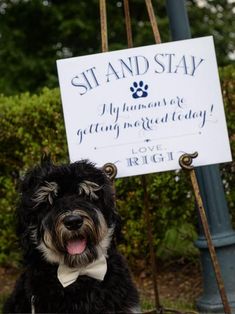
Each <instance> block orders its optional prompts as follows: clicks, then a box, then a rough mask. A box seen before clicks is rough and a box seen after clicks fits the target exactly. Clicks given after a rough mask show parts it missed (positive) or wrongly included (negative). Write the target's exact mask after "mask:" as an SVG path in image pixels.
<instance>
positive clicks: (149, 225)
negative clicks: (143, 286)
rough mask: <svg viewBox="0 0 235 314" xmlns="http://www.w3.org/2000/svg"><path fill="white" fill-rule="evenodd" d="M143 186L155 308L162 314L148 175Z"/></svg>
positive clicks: (143, 177)
mask: <svg viewBox="0 0 235 314" xmlns="http://www.w3.org/2000/svg"><path fill="white" fill-rule="evenodd" d="M141 179H142V187H143V191H144V214H145V222H146V227H147V236H148V244H149V251H150V263H151V268H152V271H151V273H152V282H153V288H154V299H155V308H156V313H158V314H161V313H163V308H162V306H161V305H160V299H159V292H158V284H157V263H156V256H155V252H154V245H153V226H152V221H151V217H150V210H149V198H148V191H147V182H146V176H144V175H143V176H142V177H141Z"/></svg>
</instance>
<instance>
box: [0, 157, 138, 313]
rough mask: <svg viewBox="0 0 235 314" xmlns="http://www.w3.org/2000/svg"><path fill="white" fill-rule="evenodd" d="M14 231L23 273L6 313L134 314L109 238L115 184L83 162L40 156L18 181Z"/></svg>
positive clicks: (130, 288) (114, 226)
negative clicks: (60, 161) (39, 161)
mask: <svg viewBox="0 0 235 314" xmlns="http://www.w3.org/2000/svg"><path fill="white" fill-rule="evenodd" d="M21 192H22V195H21V202H20V205H19V207H18V211H17V214H18V220H19V227H18V233H19V237H20V239H21V244H22V248H23V253H24V261H25V267H26V269H25V271H24V272H23V273H22V275H21V276H20V278H19V279H18V281H17V282H16V286H15V289H14V291H13V293H12V294H11V296H10V297H9V299H8V300H7V302H6V304H5V306H4V313H78V314H87V313H89V314H98V313H99V314H108V313H109V314H111V313H125V314H126V313H139V306H138V304H139V300H138V294H137V290H136V288H135V286H134V284H133V282H132V280H131V276H130V273H129V270H128V267H127V265H126V263H125V261H124V258H123V257H122V256H121V255H120V254H119V253H118V252H117V250H116V247H115V241H114V237H115V235H116V233H117V232H118V226H119V223H118V222H119V216H118V214H117V212H116V209H115V202H114V193H113V189H112V184H111V182H110V180H109V178H108V177H107V176H106V174H105V173H104V172H103V171H102V170H101V169H98V168H96V167H95V166H94V165H93V164H91V163H89V162H88V161H79V162H76V163H72V164H70V165H62V166H56V165H53V164H52V163H51V162H50V161H45V160H44V162H43V163H42V164H41V166H37V167H35V168H34V169H33V170H31V171H30V172H28V173H27V174H26V176H25V178H24V180H23V182H22V184H21Z"/></svg>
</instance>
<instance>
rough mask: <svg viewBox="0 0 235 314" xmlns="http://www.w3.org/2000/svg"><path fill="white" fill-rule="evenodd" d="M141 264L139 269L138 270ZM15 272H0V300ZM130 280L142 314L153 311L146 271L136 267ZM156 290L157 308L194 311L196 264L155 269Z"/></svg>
mask: <svg viewBox="0 0 235 314" xmlns="http://www.w3.org/2000/svg"><path fill="white" fill-rule="evenodd" d="M141 264H142V266H141ZM18 275H19V269H16V268H0V282H1V285H0V300H3V299H4V297H5V296H6V295H7V294H8V293H9V292H10V291H11V290H12V288H13V285H14V282H15V279H16V277H17V276H18ZM134 279H135V281H136V284H137V287H138V289H139V292H140V296H141V300H142V304H143V307H144V309H145V310H150V309H153V308H154V304H155V301H154V300H155V297H154V289H153V283H152V275H151V271H150V267H148V266H146V265H145V263H144V262H142V263H139V265H138V270H136V271H135V272H134ZM156 281H157V287H158V292H159V293H158V294H159V300H160V303H161V305H163V306H164V307H166V308H172V309H177V310H183V311H186V310H195V301H196V300H197V299H198V297H199V295H200V294H201V292H202V282H201V273H200V268H199V266H198V264H192V263H179V262H177V263H172V264H167V265H160V266H159V267H158V271H157V276H156Z"/></svg>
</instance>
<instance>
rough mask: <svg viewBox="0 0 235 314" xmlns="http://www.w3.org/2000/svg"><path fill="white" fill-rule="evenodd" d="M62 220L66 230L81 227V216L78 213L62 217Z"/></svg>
mask: <svg viewBox="0 0 235 314" xmlns="http://www.w3.org/2000/svg"><path fill="white" fill-rule="evenodd" d="M63 222H64V225H65V227H66V228H67V229H68V230H77V229H79V228H81V226H82V224H83V218H82V217H81V216H79V215H69V216H66V217H65V218H64V220H63Z"/></svg>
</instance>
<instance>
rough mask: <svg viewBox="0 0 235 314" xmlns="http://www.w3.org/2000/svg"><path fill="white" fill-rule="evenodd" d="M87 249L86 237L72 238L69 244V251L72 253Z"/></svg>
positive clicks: (79, 252)
mask: <svg viewBox="0 0 235 314" xmlns="http://www.w3.org/2000/svg"><path fill="white" fill-rule="evenodd" d="M85 249H86V239H82V240H80V239H79V240H71V241H69V242H68V244H67V251H68V253H69V254H70V255H75V254H81V253H82V252H84V251H85Z"/></svg>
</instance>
